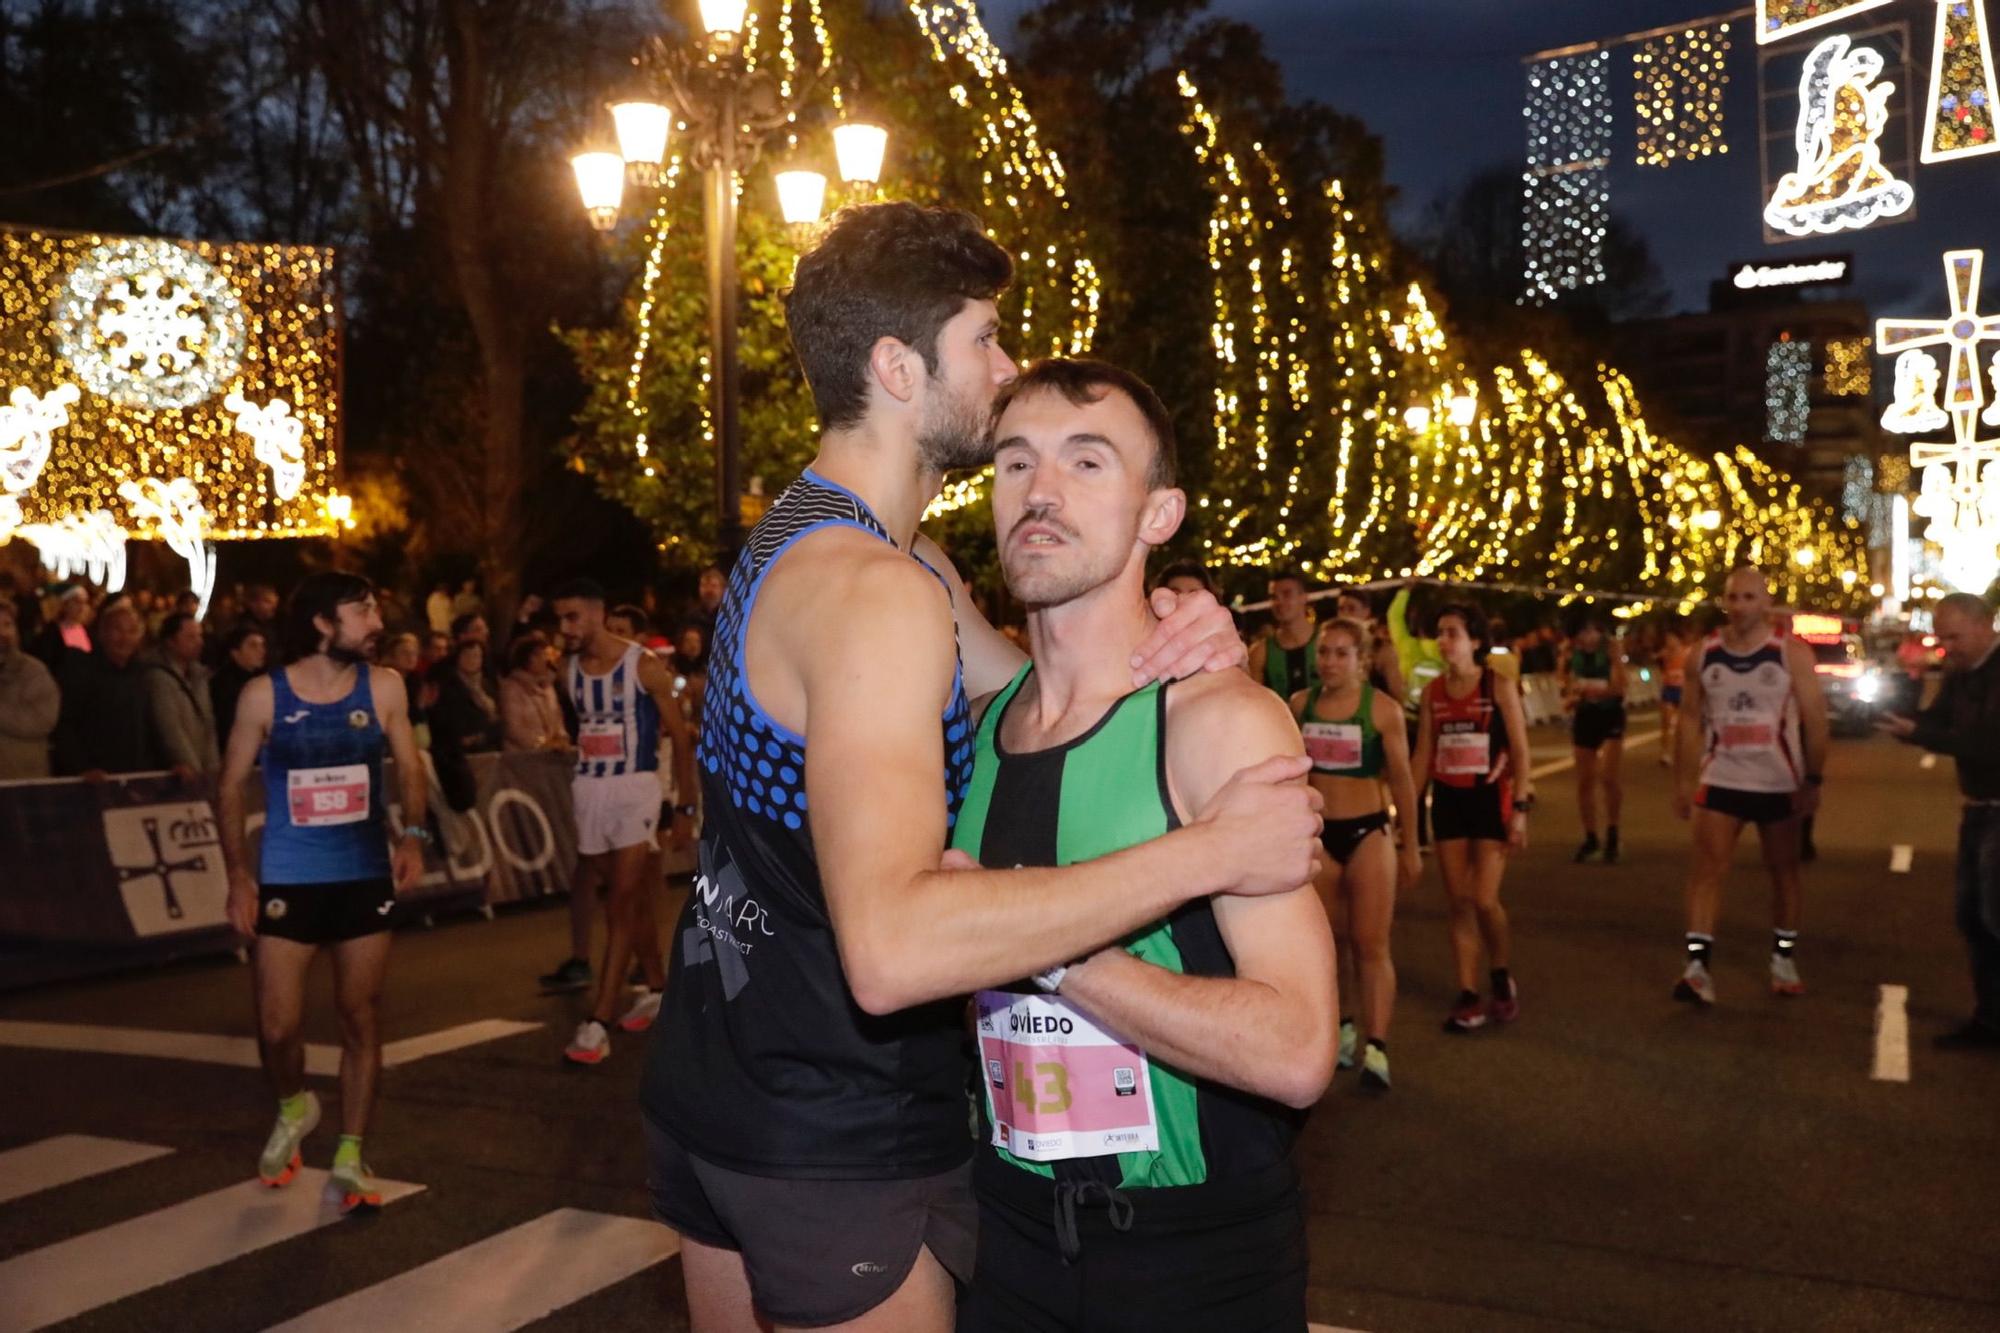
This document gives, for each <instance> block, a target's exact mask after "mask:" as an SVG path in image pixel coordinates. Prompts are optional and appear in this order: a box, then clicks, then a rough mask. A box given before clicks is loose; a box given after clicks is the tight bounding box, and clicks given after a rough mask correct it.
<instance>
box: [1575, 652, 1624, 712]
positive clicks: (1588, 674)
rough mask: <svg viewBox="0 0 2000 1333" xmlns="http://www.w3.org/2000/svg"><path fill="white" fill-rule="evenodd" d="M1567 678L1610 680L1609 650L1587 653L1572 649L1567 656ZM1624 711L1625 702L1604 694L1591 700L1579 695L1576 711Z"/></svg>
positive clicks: (1619, 698)
mask: <svg viewBox="0 0 2000 1333" xmlns="http://www.w3.org/2000/svg"><path fill="white" fill-rule="evenodd" d="M1569 678H1570V679H1571V680H1575V681H1585V680H1601V681H1604V682H1606V683H1607V684H1608V683H1610V680H1611V650H1610V649H1608V648H1599V649H1598V650H1597V651H1596V652H1594V653H1587V652H1585V651H1584V650H1583V649H1581V648H1572V649H1571V650H1570V654H1569ZM1624 709H1625V700H1624V699H1623V698H1621V697H1619V696H1617V695H1613V694H1605V695H1599V696H1597V697H1595V698H1592V697H1590V696H1588V695H1579V696H1578V698H1577V701H1576V711H1577V712H1579V713H1619V712H1623V711H1624Z"/></svg>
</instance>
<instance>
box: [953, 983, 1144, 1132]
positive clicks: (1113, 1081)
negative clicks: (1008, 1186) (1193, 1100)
mask: <svg viewBox="0 0 2000 1333" xmlns="http://www.w3.org/2000/svg"><path fill="white" fill-rule="evenodd" d="M978 1005H979V1055H980V1066H981V1069H982V1072H983V1073H984V1074H985V1081H986V1107H987V1112H988V1114H989V1116H990V1117H991V1119H992V1121H993V1145H994V1146H995V1147H996V1148H1005V1149H1006V1150H1007V1151H1008V1152H1010V1153H1012V1154H1013V1155H1014V1156H1016V1157H1019V1158H1022V1159H1023V1160H1026V1161H1031V1162H1056V1161H1062V1160H1064V1159H1066V1158H1071V1157H1101V1156H1104V1155H1105V1154H1107V1153H1120V1152H1155V1151H1158V1149H1159V1146H1160V1131H1159V1126H1158V1124H1157V1122H1156V1121H1155V1119H1154V1113H1153V1081H1152V1075H1151V1073H1150V1070H1149V1068H1148V1065H1147V1063H1146V1056H1145V1053H1144V1052H1143V1051H1141V1050H1140V1049H1139V1048H1138V1047H1136V1046H1134V1045H1132V1044H1131V1043H1130V1042H1127V1041H1125V1040H1123V1039H1122V1038H1120V1037H1118V1036H1117V1035H1115V1034H1114V1033H1111V1032H1108V1031H1106V1030H1104V1029H1103V1028H1100V1027H1098V1026H1097V1025H1096V1024H1095V1023H1093V1022H1092V1021H1091V1020H1090V1019H1089V1018H1087V1017H1085V1016H1084V1014H1083V1012H1082V1011H1081V1010H1079V1009H1077V1008H1075V1007H1074V1006H1072V1005H1070V1004H1069V1003H1068V1002H1067V1001H1065V1000H1063V999H1062V998H1061V997H1060V996H1055V995H1017V994H1014V993H1012V992H1009V991H981V992H979V997H978Z"/></svg>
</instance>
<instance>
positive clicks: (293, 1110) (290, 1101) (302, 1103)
mask: <svg viewBox="0 0 2000 1333" xmlns="http://www.w3.org/2000/svg"><path fill="white" fill-rule="evenodd" d="M278 1114H279V1115H281V1116H283V1117H284V1118H285V1119H287V1120H293V1121H297V1120H303V1119H305V1118H306V1094H305V1092H304V1090H303V1089H301V1090H300V1091H298V1092H295V1093H293V1094H292V1095H291V1096H289V1097H280V1098H278Z"/></svg>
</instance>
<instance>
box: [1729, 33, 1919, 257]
mask: <svg viewBox="0 0 2000 1333" xmlns="http://www.w3.org/2000/svg"><path fill="white" fill-rule="evenodd" d="M1882 69H1883V60H1882V54H1881V52H1879V51H1876V50H1874V49H1873V48H1872V47H1866V46H1854V45H1853V43H1851V42H1850V41H1849V40H1848V39H1847V38H1846V37H1844V36H1840V35H1837V34H1836V35H1835V36H1832V37H1829V38H1827V39H1826V40H1825V41H1823V42H1821V43H1820V44H1819V45H1818V46H1816V47H1814V48H1813V51H1812V54H1811V55H1809V56H1807V57H1806V63H1805V69H1804V71H1803V72H1802V73H1801V74H1800V75H1799V123H1798V128H1797V130H1796V131H1795V133H1794V135H1793V141H1794V144H1795V146H1796V147H1797V149H1798V167H1797V169H1796V170H1793V171H1788V172H1786V173H1785V174H1784V175H1783V176H1782V177H1780V178H1779V180H1778V185H1777V189H1776V190H1775V191H1774V192H1773V193H1772V196H1771V202H1770V203H1769V204H1767V205H1766V206H1765V208H1764V221H1765V222H1766V223H1768V224H1769V225H1770V227H1771V228H1772V229H1773V230H1774V231H1781V232H1784V233H1786V234H1788V235H1792V236H1808V235H1812V234H1814V233H1822V234H1825V233H1832V232H1837V231H1847V230H1859V229H1860V228H1863V227H1866V226H1868V225H1869V224H1870V223H1873V222H1875V221H1877V220H1878V219H1880V218H1884V217H1896V216H1899V215H1901V214H1903V213H1906V212H1908V211H1909V209H1910V205H1911V204H1913V203H1915V202H1916V197H1917V193H1916V191H1915V190H1914V189H1912V188H1911V187H1910V185H1909V184H1908V183H1907V182H1904V181H1901V180H1898V179H1896V177H1895V176H1894V175H1893V174H1891V172H1890V171H1889V169H1888V167H1886V166H1884V165H1883V163H1882V148H1881V143H1880V140H1881V137H1882V131H1883V130H1884V129H1885V128H1886V127H1887V126H1888V123H1889V98H1890V96H1891V95H1892V94H1893V93H1894V92H1895V91H1896V85H1895V84H1893V83H1878V82H1876V80H1877V79H1878V78H1879V77H1880V75H1881V73H1882Z"/></svg>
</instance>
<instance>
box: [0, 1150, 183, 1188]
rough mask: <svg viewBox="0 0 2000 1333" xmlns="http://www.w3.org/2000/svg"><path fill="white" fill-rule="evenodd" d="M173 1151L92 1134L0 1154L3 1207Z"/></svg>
mask: <svg viewBox="0 0 2000 1333" xmlns="http://www.w3.org/2000/svg"><path fill="white" fill-rule="evenodd" d="M172 1151H173V1149H172V1148H156V1147H154V1146H153V1145H152V1144H150V1143H132V1142H130V1141H129V1140H126V1139H100V1138H97V1137H95V1136H93V1135H90V1134H59V1135H57V1136H56V1137H55V1138H52V1139H43V1140H41V1141H40V1142H39V1143H30V1144H28V1145H27V1146H26V1147H24V1148H15V1149H13V1150H12V1151H10V1152H0V1203H6V1202H8V1201H9V1200H11V1199H22V1198H26V1197H27V1196H28V1195H30V1194H39V1193H41V1192H42V1191H43V1190H47V1189H54V1188H55V1187H56V1186H58V1185H67V1184H69V1183H70V1182H71V1181H73V1180H84V1179H87V1178H89V1177H91V1176H100V1175H103V1174H104V1173H105V1172H106V1171H116V1170H119V1169H120V1168H122V1167H127V1166H134V1165H137V1164H138V1163H140V1162H150V1161H152V1160H153V1159H154V1158H155V1157H165V1156H166V1155H167V1154H168V1153H171V1152H172Z"/></svg>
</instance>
